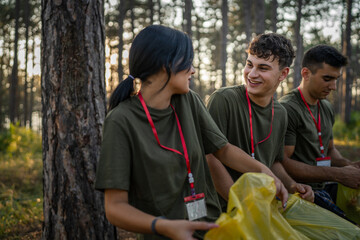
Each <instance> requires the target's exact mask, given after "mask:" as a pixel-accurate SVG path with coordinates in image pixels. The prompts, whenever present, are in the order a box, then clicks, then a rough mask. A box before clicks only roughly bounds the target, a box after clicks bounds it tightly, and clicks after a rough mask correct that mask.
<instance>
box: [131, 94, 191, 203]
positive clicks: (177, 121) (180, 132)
mask: <svg viewBox="0 0 360 240" xmlns="http://www.w3.org/2000/svg"><path fill="white" fill-rule="evenodd" d="M138 97H139V99H140V102H141V105H142V106H143V108H144V111H145V114H146V116H147V119H148V121H149V123H150V126H151V128H152V131H153V133H154V136H155V138H156V141H157V143H158V144H159V146H160V147H162V148H164V149H166V150H169V151H172V152H174V153H177V154H180V155H181V156H184V158H185V161H186V167H187V171H188V179H189V183H190V190H191V195H192V196H195V187H194V178H193V175H192V173H191V169H190V160H189V156H188V152H187V148H186V143H185V138H184V135H183V132H182V130H181V125H180V121H179V118H178V116H177V114H176V112H175V108H174V107H173V106H172V105H171V104H170V106H171V108H172V109H173V110H174V114H175V118H176V123H177V126H178V129H179V134H180V139H181V144H182V147H183V150H184V154H182V153H181V152H179V151H178V150H176V149H173V148H169V147H166V146H164V145H161V143H160V140H159V137H158V134H157V131H156V128H155V125H154V122H153V120H152V118H151V115H150V113H149V110H148V108H147V106H146V104H145V101H144V98H143V97H142V95H141V92H139V93H138Z"/></svg>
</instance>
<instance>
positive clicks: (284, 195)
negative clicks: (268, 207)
mask: <svg viewBox="0 0 360 240" xmlns="http://www.w3.org/2000/svg"><path fill="white" fill-rule="evenodd" d="M267 174H268V173H267ZM268 175H269V176H270V177H273V178H274V180H275V186H276V196H277V197H278V198H279V199H280V200H281V203H282V206H283V208H286V205H287V200H288V197H289V194H288V191H287V190H286V188H285V186H284V184H283V183H282V182H281V181H280V179H278V178H277V177H276V176H275V175H274V174H268Z"/></svg>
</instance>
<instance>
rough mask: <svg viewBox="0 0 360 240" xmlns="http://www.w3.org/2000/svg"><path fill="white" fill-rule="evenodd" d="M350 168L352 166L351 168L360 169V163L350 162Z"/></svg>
mask: <svg viewBox="0 0 360 240" xmlns="http://www.w3.org/2000/svg"><path fill="white" fill-rule="evenodd" d="M350 166H353V167H356V168H360V161H357V162H352V163H351V164H350Z"/></svg>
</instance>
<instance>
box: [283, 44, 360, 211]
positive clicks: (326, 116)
mask: <svg viewBox="0 0 360 240" xmlns="http://www.w3.org/2000/svg"><path fill="white" fill-rule="evenodd" d="M346 64H347V59H346V57H345V56H343V55H342V54H341V53H340V52H339V51H338V50H336V49H335V48H333V47H331V46H327V45H318V46H315V47H313V48H311V49H309V50H308V51H307V52H306V53H305V55H304V58H303V62H302V69H301V75H302V81H301V84H300V86H299V87H298V88H296V89H294V90H292V91H291V92H289V93H288V94H287V95H285V96H284V97H282V98H281V99H280V100H279V102H280V103H281V104H282V105H283V106H284V107H285V108H286V110H287V113H288V119H289V124H288V128H287V132H286V136H285V148H284V149H285V150H284V152H285V156H284V160H283V165H284V167H285V169H286V171H287V172H288V173H289V174H290V175H291V176H292V177H293V178H294V179H296V180H297V181H300V182H304V183H309V184H310V185H311V186H312V187H313V188H314V190H315V203H316V204H318V205H320V206H322V207H325V208H327V209H329V210H330V211H333V212H335V213H337V214H338V215H340V216H343V213H342V211H341V210H340V209H338V207H337V206H336V205H335V204H334V203H333V202H336V192H337V184H334V183H331V184H330V183H326V182H328V181H331V182H339V183H342V184H343V185H345V186H348V187H351V188H359V187H360V162H351V161H350V160H348V159H346V158H344V157H343V156H342V155H341V154H340V153H339V151H338V150H337V149H336V148H335V145H334V142H333V132H332V126H333V124H334V121H335V119H334V115H335V114H334V110H333V107H332V106H331V103H330V102H329V101H327V100H326V97H327V96H328V95H329V94H330V92H331V91H334V90H336V81H337V79H338V78H339V77H340V76H341V71H342V68H343V67H344V66H346Z"/></svg>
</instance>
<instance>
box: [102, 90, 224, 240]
mask: <svg viewBox="0 0 360 240" xmlns="http://www.w3.org/2000/svg"><path fill="white" fill-rule="evenodd" d="M171 104H172V105H173V107H174V108H175V111H176V113H177V115H178V118H179V121H180V124H181V128H182V131H183V135H184V138H185V142H186V146H187V150H188V155H189V159H190V166H191V171H192V173H193V176H194V180H195V182H194V184H195V190H196V193H205V200H206V206H207V214H208V215H207V217H205V218H202V219H200V220H205V221H215V220H216V219H217V217H218V216H219V215H220V213H221V209H220V205H219V201H218V198H217V193H216V191H215V187H214V185H213V182H212V179H211V175H210V172H209V169H208V165H207V162H206V158H205V154H208V153H212V152H215V151H217V150H218V149H220V148H221V147H223V146H225V145H226V143H227V139H226V138H225V136H224V135H223V134H222V133H221V131H220V130H219V129H218V127H217V126H216V124H215V122H214V121H213V120H212V118H211V116H210V115H209V113H208V112H207V109H206V107H205V106H204V104H203V103H202V101H201V100H200V98H199V97H198V95H196V94H195V93H194V92H192V91H190V92H189V93H187V94H185V95H174V96H173V97H172V99H171ZM148 109H149V112H150V114H151V117H152V120H153V122H154V125H155V128H156V130H157V133H158V136H159V140H160V143H161V144H162V145H164V146H166V147H170V148H174V149H176V150H178V151H180V152H183V149H182V144H181V140H180V135H179V131H178V126H177V124H176V118H175V115H174V111H173V110H172V108H171V107H170V106H169V107H168V108H167V109H164V110H157V109H153V108H150V107H148ZM95 186H96V189H99V190H103V189H121V190H126V191H128V194H129V203H130V204H131V205H133V206H134V207H136V208H138V209H140V210H141V211H144V212H146V213H148V214H152V215H154V216H165V217H166V218H168V219H187V217H188V216H187V212H186V207H185V204H184V197H186V196H189V195H190V187H189V182H188V178H187V167H186V162H185V159H184V157H183V156H181V155H179V154H177V153H174V152H172V151H169V150H166V149H163V148H161V147H160V146H159V145H158V143H157V141H156V139H155V137H154V134H153V131H152V128H151V126H150V124H149V122H148V119H147V117H146V115H145V112H144V109H143V107H142V105H141V103H140V100H139V98H138V97H137V96H133V97H130V98H129V99H127V100H125V101H123V102H121V103H120V104H119V105H118V106H117V107H116V108H115V109H113V110H112V111H111V112H109V114H108V115H107V117H106V119H105V124H104V130H103V142H102V146H101V154H100V162H99V165H98V169H97V176H96V185H95ZM196 237H201V236H199V235H196ZM140 238H144V239H159V236H155V235H141V236H140Z"/></svg>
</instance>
